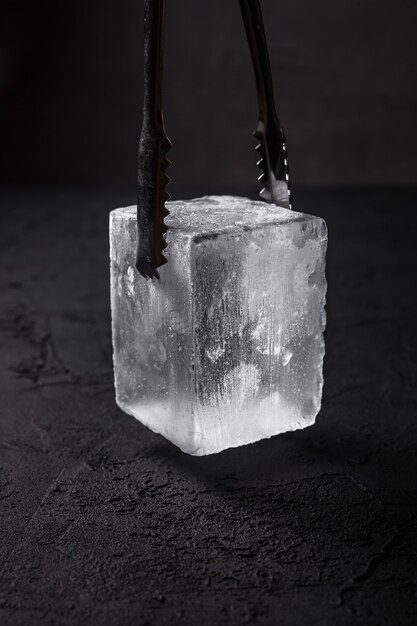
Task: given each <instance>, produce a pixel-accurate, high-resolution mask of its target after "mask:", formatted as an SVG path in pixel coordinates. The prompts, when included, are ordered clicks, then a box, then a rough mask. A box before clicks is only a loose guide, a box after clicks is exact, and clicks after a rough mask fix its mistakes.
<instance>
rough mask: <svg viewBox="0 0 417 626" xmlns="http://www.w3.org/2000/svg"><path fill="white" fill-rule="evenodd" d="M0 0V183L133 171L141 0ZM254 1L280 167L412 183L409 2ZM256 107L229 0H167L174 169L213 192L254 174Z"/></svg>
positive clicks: (416, 92)
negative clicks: (272, 95) (266, 51)
mask: <svg viewBox="0 0 417 626" xmlns="http://www.w3.org/2000/svg"><path fill="white" fill-rule="evenodd" d="M1 4H2V9H1V11H2V19H1V21H0V29H1V41H0V46H1V50H0V52H1V60H2V61H1V66H0V71H1V98H0V123H1V128H0V137H1V141H0V160H1V167H0V182H1V183H3V184H4V183H6V184H31V183H34V182H35V183H39V184H97V183H99V184H129V183H131V184H132V185H134V179H135V165H136V143H137V137H138V132H139V128H140V122H141V99H142V96H141V90H142V86H141V82H142V77H141V74H142V2H141V1H139V0H120V1H118V2H115V1H114V0H88V2H85V0H72V1H71V2H66V3H62V2H52V1H51V0H44V1H40V2H33V1H31V2H28V1H27V0H26V1H25V0H23V1H22V2H16V1H15V0H12V1H10V0H2V3H1ZM262 5H263V10H264V17H265V22H266V26H267V32H268V37H269V42H270V48H271V57H272V64H273V71H274V79H275V86H276V93H277V100H278V106H279V112H280V115H281V118H282V121H283V123H284V126H285V129H286V132H287V136H288V141H289V148H290V158H291V170H292V176H293V181H294V182H295V183H296V184H301V185H311V184H315V185H316V184H317V185H327V184H331V185H352V184H357V185H381V184H382V185H398V184H413V183H415V182H416V181H417V178H416V176H417V175H416V172H417V151H416V148H415V147H416V145H417V124H416V123H415V113H416V104H417V81H416V71H415V70H416V57H417V54H416V52H417V44H416V37H415V26H416V18H417V3H416V2H414V0H402V1H401V2H397V3H394V2H389V1H388V0H337V1H335V0H317V1H315V2H312V1H311V0H280V1H279V2H278V1H276V0H263V2H262ZM255 118H256V101H255V90H254V81H253V76H252V68H251V66H250V60H249V55H248V51H247V46H246V41H245V38H244V32H243V26H242V23H241V18H240V14H239V5H238V1H237V0H167V47H166V120H167V127H168V134H169V135H170V137H171V139H172V141H173V142H174V144H175V148H174V151H173V152H172V155H171V156H172V159H173V160H174V167H173V169H172V170H171V173H172V174H173V176H174V177H175V180H176V181H179V182H180V183H181V185H186V184H189V183H192V184H193V185H194V186H195V185H197V186H198V185H200V186H201V187H202V191H210V192H215V191H216V190H219V191H220V190H221V191H224V190H225V189H227V187H228V185H229V184H230V185H232V186H233V188H234V189H235V188H236V187H237V186H238V185H244V184H247V182H248V181H251V180H252V179H254V178H255V177H256V175H257V172H256V168H255V165H254V163H255V154H254V153H253V152H252V148H253V146H254V143H253V140H252V137H251V132H252V130H253V128H254V125H255ZM172 191H173V192H174V193H175V188H174V189H172Z"/></svg>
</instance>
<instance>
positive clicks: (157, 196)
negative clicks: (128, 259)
mask: <svg viewBox="0 0 417 626" xmlns="http://www.w3.org/2000/svg"><path fill="white" fill-rule="evenodd" d="M239 4H240V9H241V12H242V17H243V22H244V25H245V30H246V36H247V38H248V42H249V47H250V52H251V56H252V62H253V66H254V70H255V78H256V88H257V92H258V105H259V120H258V124H257V127H256V130H255V132H254V136H255V137H256V139H257V140H258V142H259V144H258V145H257V147H256V150H257V152H258V154H259V156H260V160H259V161H258V166H259V167H260V169H261V170H262V174H261V176H260V177H259V180H260V181H261V183H262V186H263V189H262V191H261V192H260V195H261V197H262V198H263V199H264V200H266V201H267V202H272V203H274V204H277V205H279V206H283V207H285V208H291V203H290V187H289V178H288V160H287V150H286V143H285V136H284V132H283V130H282V128H281V125H280V122H279V119H278V116H277V113H276V108H275V101H274V89H273V83H272V74H271V65H270V61H269V54H268V47H267V42H266V37H265V28H264V24H263V19H262V12H261V6H260V3H259V0H239ZM164 13H165V0H144V22H145V33H144V35H145V51H144V103H143V126H142V132H141V136H140V142H139V164H138V181H137V198H138V203H137V207H138V215H137V227H138V234H137V257H136V267H137V269H138V271H139V272H140V274H142V276H144V277H145V278H159V273H158V267H160V266H161V265H163V264H164V263H166V261H167V260H166V258H165V256H164V253H163V251H164V249H165V248H166V242H165V239H164V234H165V232H166V230H167V227H166V226H165V223H164V219H165V217H166V216H167V215H168V210H167V209H166V206H165V203H166V201H167V200H168V199H169V197H170V196H169V194H168V193H167V191H166V186H167V184H168V183H169V182H170V178H169V177H168V176H167V173H166V171H167V169H168V167H169V165H170V161H169V160H168V158H167V154H168V152H169V150H170V149H171V147H172V144H171V142H170V141H169V139H168V137H167V135H166V131H165V125H164V116H163V102H162V83H163V51H164Z"/></svg>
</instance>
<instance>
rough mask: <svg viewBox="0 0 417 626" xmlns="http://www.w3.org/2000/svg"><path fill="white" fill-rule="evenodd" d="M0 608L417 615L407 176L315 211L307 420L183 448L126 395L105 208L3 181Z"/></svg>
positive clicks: (320, 618) (303, 616)
mask: <svg viewBox="0 0 417 626" xmlns="http://www.w3.org/2000/svg"><path fill="white" fill-rule="evenodd" d="M0 200H1V244H0V245H1V247H0V250H1V264H0V281H1V292H0V293H1V313H0V341H1V352H0V354H1V378H0V399H1V409H0V412H1V413H0V414H1V419H0V506H1V529H0V533H1V534H0V537H1V541H0V572H1V582H0V623H1V624H2V625H5V626H6V625H20V624H22V625H23V624H25V625H26V624H27V625H31V626H32V625H36V624H76V625H79V624H91V625H94V626H97V625H107V624H109V625H117V626H119V625H125V624H126V625H128V624H243V623H250V624H283V625H296V626H298V625H300V624H301V625H304V624H320V625H327V624H328V625H332V626H333V625H334V624H338V625H339V624H342V625H343V624H351V623H352V624H353V623H359V624H375V625H381V624H393V625H401V624H414V623H415V616H416V614H417V613H416V612H417V599H416V582H417V580H416V579H417V569H416V557H417V554H416V552H417V543H416V530H415V529H416V522H417V515H416V513H417V509H416V506H417V500H416V484H415V483H416V476H417V473H416V472H417V453H416V442H417V421H416V420H417V415H416V405H417V389H416V383H417V337H416V335H417V333H416V330H415V328H416V316H417V295H416V279H415V275H416V256H417V255H416V243H415V242H416V225H417V220H416V201H417V193H416V192H413V191H402V192H398V193H394V192H389V191H379V192H376V191H375V192H356V193H352V192H350V193H349V192H345V193H341V192H338V193H334V192H317V191H316V192H314V193H307V192H304V193H298V194H297V206H298V207H303V208H304V209H305V210H306V211H309V212H313V213H316V214H318V215H321V216H323V217H325V218H326V219H327V221H328V226H329V231H330V246H329V255H328V279H329V292H328V308H327V310H328V317H329V323H328V330H327V336H326V341H327V356H326V361H325V380H326V383H325V396H324V403H323V410H322V412H321V414H320V416H319V418H318V422H317V425H316V426H314V427H312V428H309V429H307V430H305V431H302V432H295V433H289V434H285V435H281V436H278V437H275V438H273V439H270V440H267V441H263V442H260V443H257V444H254V445H251V446H247V447H244V448H241V449H236V450H230V451H226V452H223V453H221V454H219V455H217V456H211V457H206V458H192V457H189V456H186V455H184V454H183V453H181V452H180V451H179V450H177V449H176V448H175V447H173V446H172V445H171V444H169V443H168V442H167V441H165V440H164V439H163V438H161V437H160V436H157V435H155V434H153V433H151V432H150V431H148V430H147V429H146V428H144V427H142V426H141V425H140V424H139V423H138V422H136V421H135V420H134V419H133V418H131V417H128V416H126V415H124V414H123V413H121V412H120V411H119V410H118V409H117V407H116V406H115V403H114V394H113V380H112V367H111V340H110V326H109V324H110V316H109V293H108V244H107V212H108V210H109V209H111V208H113V207H114V206H117V205H119V204H123V203H126V202H132V200H133V201H134V198H126V197H124V196H123V194H121V193H119V194H118V193H116V192H113V193H110V192H109V193H105V192H101V193H95V192H65V191H48V192H41V191H37V192H30V191H27V192H19V193H17V192H16V193H12V192H9V193H7V192H2V194H1V196H0Z"/></svg>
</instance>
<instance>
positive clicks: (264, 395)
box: [110, 196, 327, 455]
mask: <svg viewBox="0 0 417 626" xmlns="http://www.w3.org/2000/svg"><path fill="white" fill-rule="evenodd" d="M168 208H169V211H170V216H169V217H168V218H167V220H166V223H167V225H168V227H169V230H168V233H167V242H168V248H167V252H166V254H167V257H168V263H167V264H166V265H164V266H163V267H161V268H160V270H159V271H160V275H161V279H160V280H159V281H156V280H154V281H150V280H149V281H147V280H145V279H144V278H142V277H141V276H140V275H139V273H138V272H137V271H136V269H135V243H136V207H127V208H121V209H117V210H115V211H112V212H111V214H110V244H111V245H110V248H111V252H110V255H111V298H112V326H113V347H114V371H115V385H116V400H117V403H118V404H119V406H120V407H121V408H122V409H123V410H124V411H125V412H126V413H129V414H131V415H133V416H134V417H136V418H137V419H138V420H140V421H141V422H142V423H143V424H145V425H146V426H148V427H149V428H151V429H152V430H154V431H155V432H158V433H161V434H162V435H164V436H165V437H166V438H167V439H169V440H170V441H172V442H173V443H174V444H176V445H177V446H179V447H180V448H181V449H182V450H184V451H185V452H188V453H190V454H196V455H203V454H210V453H214V452H219V451H220V450H223V449H225V448H229V447H233V446H239V445H242V444H247V443H250V442H253V441H257V440H259V439H262V438H264V437H270V436H272V435H275V434H278V433H282V432H285V431H288V430H295V429H298V428H304V427H306V426H309V425H311V424H313V423H314V420H315V417H316V415H317V413H318V411H319V410H320V404H321V394H322V386H323V377H322V365H323V356H324V341H323V330H324V327H325V313H324V305H325V296H326V279H325V255H326V246H327V228H326V224H325V222H324V221H323V220H322V219H320V218H318V217H312V216H310V215H305V214H302V213H295V212H293V211H288V210H286V209H283V208H279V207H276V206H274V205H271V204H266V203H264V202H253V201H251V200H248V199H246V198H236V197H229V196H221V197H216V196H212V197H205V198H200V199H197V200H190V201H186V202H170V203H168Z"/></svg>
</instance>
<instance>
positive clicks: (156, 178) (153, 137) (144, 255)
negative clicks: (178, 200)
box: [136, 124, 172, 278]
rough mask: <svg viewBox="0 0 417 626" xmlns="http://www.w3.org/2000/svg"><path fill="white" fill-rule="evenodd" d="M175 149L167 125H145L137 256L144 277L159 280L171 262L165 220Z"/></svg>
mask: <svg viewBox="0 0 417 626" xmlns="http://www.w3.org/2000/svg"><path fill="white" fill-rule="evenodd" d="M171 148H172V144H171V142H170V140H169V139H168V137H167V136H166V133H165V130H164V127H163V124H162V125H161V126H160V127H159V128H158V129H154V130H151V129H150V127H149V126H146V127H145V125H144V128H143V129H142V134H141V138H140V142H139V167H138V187H137V197H138V218H137V219H138V222H137V223H138V234H137V253H136V268H137V270H138V272H139V273H140V274H141V275H142V276H143V277H144V278H159V272H158V269H157V268H158V267H161V266H162V265H164V264H165V263H166V262H167V259H166V257H165V254H164V250H165V248H166V247H167V244H166V241H165V233H166V231H167V227H166V225H165V222H164V220H165V218H166V217H167V215H169V211H168V209H167V208H166V202H167V201H168V200H169V198H170V195H169V193H168V192H167V189H166V187H167V186H168V185H169V183H170V182H171V179H170V177H169V176H168V174H167V170H168V168H169V167H170V165H171V161H170V160H169V159H168V156H167V155H168V153H169V151H170V150H171Z"/></svg>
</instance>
